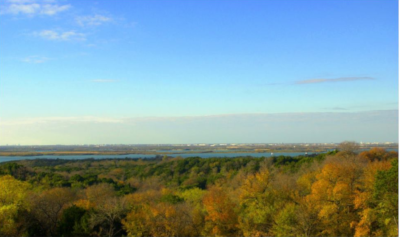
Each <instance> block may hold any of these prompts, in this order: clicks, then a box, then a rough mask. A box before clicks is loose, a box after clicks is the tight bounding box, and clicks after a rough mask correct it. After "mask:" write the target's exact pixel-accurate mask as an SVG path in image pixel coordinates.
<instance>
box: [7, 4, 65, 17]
mask: <svg viewBox="0 0 400 237" xmlns="http://www.w3.org/2000/svg"><path fill="white" fill-rule="evenodd" d="M70 8H71V5H69V4H66V5H59V4H55V3H51V2H48V1H38V0H8V1H7V3H6V4H5V5H3V6H2V10H1V11H0V13H1V14H11V15H28V16H35V15H47V16H53V15H55V14H57V13H60V12H63V11H66V10H68V9H70Z"/></svg>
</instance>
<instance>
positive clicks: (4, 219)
mask: <svg viewBox="0 0 400 237" xmlns="http://www.w3.org/2000/svg"><path fill="white" fill-rule="evenodd" d="M28 189H29V185H28V184H27V183H25V182H22V181H19V180H16V179H15V178H13V177H12V176H11V175H5V176H0V235H4V236H14V235H15V236H20V235H23V234H24V232H25V231H26V228H24V227H23V226H22V223H20V222H19V220H18V219H19V217H20V214H21V213H23V211H25V210H27V209H29V206H28V203H27V201H26V197H27V194H28Z"/></svg>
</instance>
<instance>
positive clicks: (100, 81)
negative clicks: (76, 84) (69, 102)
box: [92, 79, 117, 83]
mask: <svg viewBox="0 0 400 237" xmlns="http://www.w3.org/2000/svg"><path fill="white" fill-rule="evenodd" d="M116 81H117V80H113V79H95V80H92V82H97V83H107V82H116Z"/></svg>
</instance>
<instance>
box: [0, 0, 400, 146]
mask: <svg viewBox="0 0 400 237" xmlns="http://www.w3.org/2000/svg"><path fill="white" fill-rule="evenodd" d="M0 68H1V69H0V129H1V130H2V131H3V132H2V133H3V134H6V136H1V138H0V144H18V143H19V144H56V143H57V144H59V143H62V144H76V143H196V142H223V143H225V142H340V141H343V140H356V141H395V142H397V140H398V122H397V121H398V112H397V111H398V3H397V1H395V0H385V1H381V0H375V1H368V0H362V1H361V0H360V1H358V0H352V1H337V0H325V1H320V0H316V1H310V0H296V1H295V0H282V1H272V0H269V1H267V0H266V1H255V0H253V1H155V0H154V1H151V0H150V1H123V0H114V1H92V0H85V1H77V0H75V1H67V0H0ZM271 116H276V117H279V118H280V120H281V121H283V122H280V123H276V122H274V121H272V120H271V119H270V117H271ZM221 118H223V121H225V122H221ZM171 120H173V121H175V122H174V123H173V124H171V123H170V122H169V121H171ZM350 120H351V121H350ZM303 121H307V123H304V122H303ZM223 124H229V126H222V125H223ZM356 124H357V126H355V125H356ZM117 125H118V126H117ZM250 125H251V126H250ZM116 126H117V127H118V128H117V127H116ZM249 126H250V127H249ZM299 126H301V129H299V128H298V127H299ZM39 128H40V129H39ZM367 130H368V131H367ZM311 131H312V132H311Z"/></svg>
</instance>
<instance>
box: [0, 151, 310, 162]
mask: <svg viewBox="0 0 400 237" xmlns="http://www.w3.org/2000/svg"><path fill="white" fill-rule="evenodd" d="M304 154H305V153H304V152H288V153H277V152H275V153H273V154H271V153H254V152H243V153H191V154H168V156H172V157H177V156H180V157H182V158H188V157H201V158H211V157H218V158H222V157H229V158H231V157H238V156H252V157H271V156H281V155H283V156H299V155H304ZM308 154H311V153H310V152H309V153H308ZM154 157H156V155H142V154H129V155H66V156H59V155H43V156H0V163H1V162H6V161H18V160H34V159H65V160H84V159H90V158H93V159H96V160H101V159H125V158H144V159H145V158H154Z"/></svg>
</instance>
